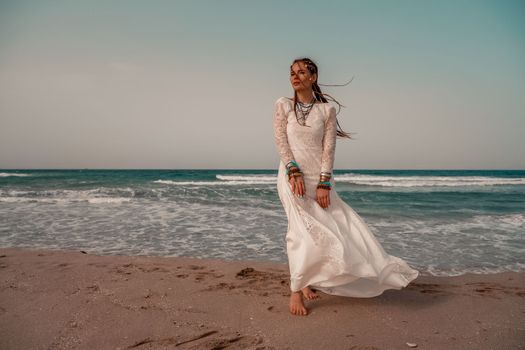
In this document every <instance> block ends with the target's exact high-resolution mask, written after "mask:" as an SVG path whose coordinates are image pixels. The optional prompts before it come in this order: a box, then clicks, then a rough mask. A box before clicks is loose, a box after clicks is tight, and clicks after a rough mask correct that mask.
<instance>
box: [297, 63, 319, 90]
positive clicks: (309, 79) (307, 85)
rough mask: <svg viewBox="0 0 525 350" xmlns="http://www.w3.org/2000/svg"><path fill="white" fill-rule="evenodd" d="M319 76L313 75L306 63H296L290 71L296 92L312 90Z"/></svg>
mask: <svg viewBox="0 0 525 350" xmlns="http://www.w3.org/2000/svg"><path fill="white" fill-rule="evenodd" d="M316 79H317V74H315V73H314V74H311V73H310V71H309V70H308V68H306V65H305V64H304V62H302V61H300V62H295V63H294V64H293V65H292V67H291V69H290V83H291V84H292V87H293V88H294V90H295V91H299V90H306V91H308V90H312V85H313V83H315V81H316Z"/></svg>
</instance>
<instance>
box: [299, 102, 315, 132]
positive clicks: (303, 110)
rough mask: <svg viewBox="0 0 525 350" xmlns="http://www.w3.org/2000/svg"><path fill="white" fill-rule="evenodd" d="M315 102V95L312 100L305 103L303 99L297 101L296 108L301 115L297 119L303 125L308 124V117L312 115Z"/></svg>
mask: <svg viewBox="0 0 525 350" xmlns="http://www.w3.org/2000/svg"><path fill="white" fill-rule="evenodd" d="M314 104H315V97H312V102H310V103H303V102H301V101H297V107H298V108H296V110H298V111H299V114H300V116H299V117H298V118H297V121H298V122H299V124H301V125H302V126H305V125H306V119H308V116H309V115H310V112H311V110H312V108H313V107H314Z"/></svg>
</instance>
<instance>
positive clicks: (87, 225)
mask: <svg viewBox="0 0 525 350" xmlns="http://www.w3.org/2000/svg"><path fill="white" fill-rule="evenodd" d="M276 176H277V169H269V170H235V169H233V170H222V169H218V170H90V169H85V170H84V169H78V170H62V169H57V170H49V169H46V170H25V169H17V170H0V246H1V247H4V248H6V247H23V248H45V249H73V250H84V251H86V252H88V253H93V254H103V255H152V256H187V257H196V258H220V259H226V260H255V261H273V262H281V263H286V262H287V256H286V242H285V235H286V229H287V219H286V214H285V212H284V209H283V207H282V204H281V202H280V200H279V197H278V194H277V188H276V185H277V184H276V181H277V178H276ZM334 178H335V181H336V190H337V193H338V194H339V195H340V196H341V198H342V199H343V200H344V201H345V202H346V203H347V204H348V205H350V206H351V207H352V208H353V209H354V210H355V211H356V212H357V213H358V214H359V215H360V216H362V218H363V219H364V220H365V222H367V224H368V225H369V227H370V229H371V230H372V232H373V233H374V235H375V236H376V237H377V239H378V240H379V241H380V242H381V244H382V245H383V248H385V250H386V251H387V252H388V253H389V254H391V255H395V256H398V257H401V258H402V259H404V260H405V261H406V262H407V263H408V264H409V265H410V266H412V267H413V268H415V269H417V270H419V271H421V272H422V273H429V274H432V275H437V276H454V275H461V274H464V273H466V272H472V273H483V274H487V273H495V272H501V271H523V270H525V171H524V170H353V169H352V170H340V169H336V170H334Z"/></svg>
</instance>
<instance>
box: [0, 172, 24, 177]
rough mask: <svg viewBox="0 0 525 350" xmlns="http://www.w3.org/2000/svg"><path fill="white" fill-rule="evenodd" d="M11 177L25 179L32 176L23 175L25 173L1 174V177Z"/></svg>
mask: <svg viewBox="0 0 525 350" xmlns="http://www.w3.org/2000/svg"><path fill="white" fill-rule="evenodd" d="M9 176H18V177H25V176H31V174H23V173H0V177H9Z"/></svg>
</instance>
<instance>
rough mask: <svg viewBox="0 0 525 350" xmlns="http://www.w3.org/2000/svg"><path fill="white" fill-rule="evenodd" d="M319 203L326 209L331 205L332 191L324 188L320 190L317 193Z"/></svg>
mask: <svg viewBox="0 0 525 350" xmlns="http://www.w3.org/2000/svg"><path fill="white" fill-rule="evenodd" d="M316 196H317V203H319V205H320V206H321V207H322V208H324V209H326V208H328V206H329V205H330V190H326V189H324V188H318V189H317V191H316Z"/></svg>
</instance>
